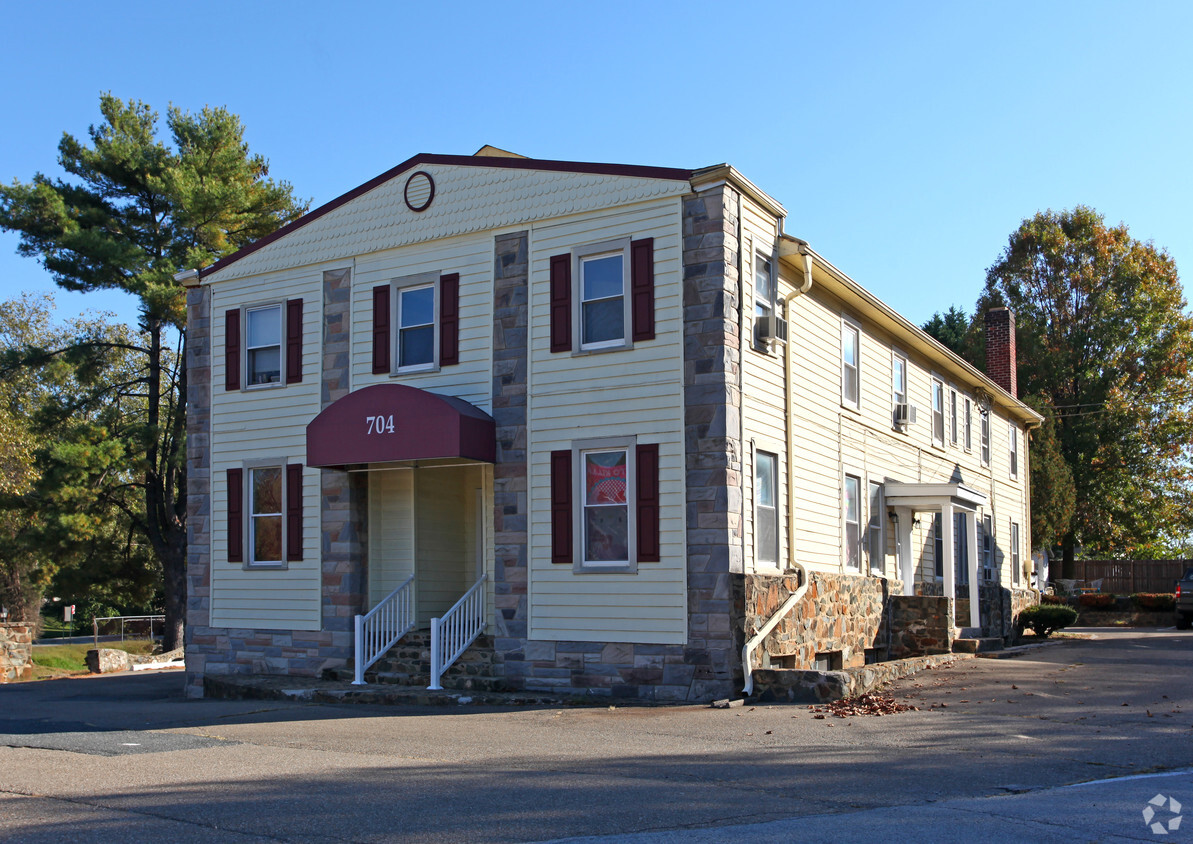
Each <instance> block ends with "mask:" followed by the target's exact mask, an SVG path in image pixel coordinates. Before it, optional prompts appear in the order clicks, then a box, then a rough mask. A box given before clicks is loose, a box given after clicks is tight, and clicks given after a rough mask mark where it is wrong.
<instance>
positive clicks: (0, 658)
mask: <svg viewBox="0 0 1193 844" xmlns="http://www.w3.org/2000/svg"><path fill="white" fill-rule="evenodd" d="M32 676H33V625H32V624H27V623H25V622H23V621H15V622H14V621H8V622H0V683H11V682H13V681H15V680H28V679H29V678H30V677H32Z"/></svg>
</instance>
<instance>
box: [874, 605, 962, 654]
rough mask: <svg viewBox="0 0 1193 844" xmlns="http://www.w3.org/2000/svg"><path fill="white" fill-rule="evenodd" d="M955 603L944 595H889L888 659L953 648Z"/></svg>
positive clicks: (934, 652) (943, 651) (946, 650)
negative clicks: (889, 642) (889, 639)
mask: <svg viewBox="0 0 1193 844" xmlns="http://www.w3.org/2000/svg"><path fill="white" fill-rule="evenodd" d="M954 608H955V607H954V603H953V601H950V600H949V599H947V598H945V597H944V596H943V595H892V596H891V622H890V623H891V646H890V651H889V652H888V656H889V657H890V658H891V659H908V658H910V657H917V656H926V655H929V654H941V653H949V652H950V651H952V649H953V621H952V619H953V612H954Z"/></svg>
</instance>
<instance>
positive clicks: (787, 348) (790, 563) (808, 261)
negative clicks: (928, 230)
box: [741, 241, 812, 697]
mask: <svg viewBox="0 0 1193 844" xmlns="http://www.w3.org/2000/svg"><path fill="white" fill-rule="evenodd" d="M790 248H791V247H789V246H788V242H787V241H783V242H781V243H780V244H779V256H780V257H783V256H784V255H790V254H792V252H791V251H787V250H788V249H790ZM795 251H797V252H798V254H799V255H801V256H802V257H803V259H804V283H803V284H801V285H800V286H799V287H797V288H796V289H795V290H793V291H791V292H790V293H788V294H787V295H786V296H785V297H783V312H784V313H785V314H786V315H787V325H788V329H787V330H788V338H789V339H788V340H787V342H786V343H784V344H783V381H784V384H783V393H784V396H785V398H786V408H785V411H786V412H785V413H784V414H783V422H784V428H785V429H786V431H785V433H786V435H787V568H788V570H795V571H797V572H799V588H798V589H796V590H795V591H794V592H792V593H791V595H790V596H788V598H787V600H786V601H784V602H783V605H782V606H781V607H779V609H778V611H777V612H776V613H775V614H774V615H772V616H771V617H770V619H769V620H768V621H767V622H766V624H764V625H762V627H761V628H759V630H758V632H757V633H755V634H754V635H753V636H752V637H750V640H749V641H748V642H746V644H745V645H744V646H742V649H741V666H742V673H743V674H744V676H745V684H744V685H743V687H742V693H743V694H745V695H746V696H747V697H748V696H749V695H751V694H753V693H754V671H753V668H751V666H750V662H751V660H752V658H753V656H754V651H755V650H757V648H758V646H759V645H761V644H762V642H763V641H764V640H765V639H766V637H767V636H769V635H770V634H771V631H772V630H774V629H775V628H776V627H777V626H778V625H779V622H780V621H782V620H783V619H784V618H786V617H787V614H788V613H790V612H791V610H792V609H794V608H795V605H796V604H798V603H799V602H800V600H801V599H802V598H803V597H804V595H805V594H806V593H807V591H808V586H809V582H808V581H809V579H808V570H807V569H805V568H804V567H803V566H802V565H800V564H799V563H798V562H797V561H796V559H795V473H794V472H793V471H792V470H791V455H792V454H794V453H795V425H794V422H793V420H792V416H793V415H794V413H793V408H794V406H795V396H794V390H793V389H792V378H791V376H792V370H793V369H794V366H793V364H792V360H791V355H792V352H791V340H790V336H791V303H792V302H793V301H795V299H796V298H797V297H799V296H802V295H803V294H805V293H807V292H808V291H809V290H811V289H812V253H811V250H809V249H808V245H807V244H806V243H803V242H800V243H799V244H798V246H796V247H795Z"/></svg>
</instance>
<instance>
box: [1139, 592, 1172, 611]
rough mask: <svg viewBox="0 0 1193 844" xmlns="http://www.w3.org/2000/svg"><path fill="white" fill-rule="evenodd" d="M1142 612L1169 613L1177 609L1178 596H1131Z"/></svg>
mask: <svg viewBox="0 0 1193 844" xmlns="http://www.w3.org/2000/svg"><path fill="white" fill-rule="evenodd" d="M1131 600H1132V601H1133V602H1134V604H1135V606H1137V607H1139V609H1141V610H1155V611H1159V612H1169V611H1171V610H1174V609H1176V596H1175V595H1173V594H1172V593H1171V592H1139V593H1136V594H1134V595H1132V596H1131Z"/></svg>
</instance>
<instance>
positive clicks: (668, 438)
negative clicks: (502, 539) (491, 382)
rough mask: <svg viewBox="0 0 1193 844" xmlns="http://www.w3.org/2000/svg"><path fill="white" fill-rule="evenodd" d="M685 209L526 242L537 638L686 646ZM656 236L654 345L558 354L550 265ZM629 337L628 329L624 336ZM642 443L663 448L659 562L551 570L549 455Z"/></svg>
mask: <svg viewBox="0 0 1193 844" xmlns="http://www.w3.org/2000/svg"><path fill="white" fill-rule="evenodd" d="M679 229H680V203H679V201H678V200H666V201H661V202H658V201H656V202H651V203H642V204H639V205H634V206H631V207H627V208H620V209H616V210H608V211H601V212H597V213H593V214H588V215H584V216H582V217H579V216H577V217H570V218H567V219H564V220H561V221H558V222H553V223H552V224H550V225H541V226H535V227H533V228H532V230H531V235H530V252H531V254H530V259H531V260H530V338H529V349H530V351H529V355H530V389H529V396H528V425H527V427H528V440H529V443H528V445H529V448H528V461H529V466H528V469H529V475H530V476H529V491H530V506H529V514H530V515H529V519H530V523H529V526H528V527H529V546H530V547H529V556H530V560H529V579H530V581H529V584H528V593H529V594H528V600H529V605H530V612H529V632H528V635H529V638H531V639H548V640H552V639H553V640H569V641H596V642H610V641H613V642H639V643H655V644H682V643H683V642H684V641H686V638H687V619H688V616H687V611H688V608H687V594H686V553H685V547H686V546H685V536H684V510H685V487H684V478H685V473H684V446H683V418H684V413H683V337H682V335H683V321H682V308H681V305H682V303H681V297H680V278H681V255H680V248H681V247H680V237H679ZM626 237H630V238H634V239H638V238H644V237H653V238H654V261H655V263H654V267H655V277H654V282H655V337H656V339H654V340H648V341H645V342H638V343H635V344H634V347H633V348H632V349H625V350H617V351H611V352H602V353H594V354H580V355H573V354H571V353H567V352H562V353H555V354H552V353H551V352H550V351H549V349H550V337H549V331H550V315H549V310H548V309H549V303H550V289H549V288H550V267H549V261H550V258H551V256H552V255H558V254H562V253H565V252H571V251H572V250H573V249H575V248H577V247H582V246H586V245H589V244H594V243H601V242H605V241H609V240H615V239H619V238H626ZM626 330H627V332H628V331H629V330H630V326H629V325H627V326H626ZM614 436H635V437H636V438H637V442H638V443H639V444H644V443H657V444H658V445H659V494H660V506H661V511H660V515H661V523H660V541H661V551H662V554H661V558H662V561H661V562H658V563H648V562H642V563H639V564H638V570H637V573H635V574H622V573H613V572H600V573H584V574H577V573H575V572H573V570H572V567H571V566H570V565H566V566H565V565H552V564H551V510H550V453H551V451H553V450H557V449H570V448H571V447H572V443H573V442H574V441H576V440H587V439H598V438H604V437H614Z"/></svg>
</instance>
